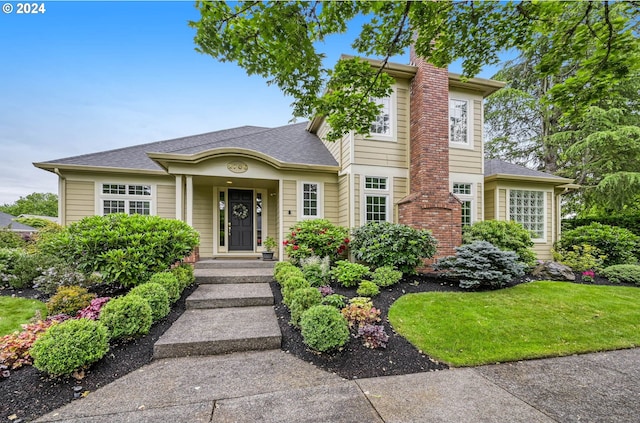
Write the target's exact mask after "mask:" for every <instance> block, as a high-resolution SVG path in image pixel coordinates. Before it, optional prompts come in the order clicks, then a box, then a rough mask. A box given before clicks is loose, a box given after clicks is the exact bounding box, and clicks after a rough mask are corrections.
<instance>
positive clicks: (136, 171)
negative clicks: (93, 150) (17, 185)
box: [33, 162, 167, 176]
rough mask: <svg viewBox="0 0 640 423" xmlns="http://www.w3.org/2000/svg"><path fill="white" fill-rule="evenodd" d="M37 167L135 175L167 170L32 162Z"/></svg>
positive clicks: (49, 169)
mask: <svg viewBox="0 0 640 423" xmlns="http://www.w3.org/2000/svg"><path fill="white" fill-rule="evenodd" d="M33 165H34V166H35V167H37V168H38V169H42V170H46V171H49V172H52V173H56V170H58V171H63V170H66V171H80V172H105V173H134V174H137V175H154V176H166V175H167V172H165V171H164V170H151V169H134V168H125V167H110V166H87V165H71V164H66V163H50V162H40V163H33Z"/></svg>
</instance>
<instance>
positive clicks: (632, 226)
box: [562, 213, 640, 236]
mask: <svg viewBox="0 0 640 423" xmlns="http://www.w3.org/2000/svg"><path fill="white" fill-rule="evenodd" d="M593 222H598V223H601V224H603V225H610V226H618V227H620V228H624V229H628V230H630V231H631V232H633V233H634V234H635V235H638V236H640V214H637V213H636V214H623V215H606V216H595V217H584V218H577V219H564V220H562V232H563V233H564V232H565V231H569V230H571V229H575V228H579V227H580V226H588V225H590V224H591V223H593Z"/></svg>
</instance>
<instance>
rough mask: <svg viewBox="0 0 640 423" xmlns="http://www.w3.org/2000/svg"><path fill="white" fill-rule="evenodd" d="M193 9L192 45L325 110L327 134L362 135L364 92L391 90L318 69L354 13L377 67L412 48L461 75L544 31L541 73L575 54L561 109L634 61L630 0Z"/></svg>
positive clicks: (299, 113)
mask: <svg viewBox="0 0 640 423" xmlns="http://www.w3.org/2000/svg"><path fill="white" fill-rule="evenodd" d="M196 7H197V8H198V9H199V11H200V14H201V19H200V21H198V22H191V25H192V26H193V27H194V28H196V29H197V34H196V37H195V42H196V44H197V45H198V50H199V51H201V52H203V53H206V54H209V55H211V56H213V57H214V58H217V59H218V60H221V61H232V62H236V63H237V64H238V65H239V66H240V67H242V68H244V69H245V70H246V71H247V73H249V74H250V75H253V74H256V75H261V76H262V77H264V78H266V79H267V80H268V83H269V84H276V85H277V86H278V87H279V88H280V89H281V90H282V91H283V92H284V93H285V94H287V95H290V96H292V97H293V98H294V102H293V114H294V116H296V117H313V116H315V115H318V114H320V115H324V116H326V117H327V121H328V123H329V124H330V125H331V131H330V132H329V134H328V135H327V137H328V138H329V139H337V138H339V137H340V136H342V135H343V134H345V133H347V132H349V131H351V130H353V131H355V132H356V133H361V134H366V133H368V132H369V128H370V124H371V123H372V122H373V121H374V119H375V117H376V116H377V114H378V111H379V108H378V106H376V104H375V103H374V102H373V101H372V98H375V97H382V96H384V95H387V94H388V93H389V90H390V85H391V78H388V77H386V74H385V73H384V72H381V69H375V68H373V67H372V66H371V65H370V64H369V63H368V62H366V61H363V60H359V59H357V58H354V59H347V60H341V61H340V62H339V63H338V64H337V65H336V66H335V67H334V68H333V69H328V68H324V67H323V64H322V59H323V57H324V55H323V54H322V52H321V51H319V50H318V49H319V48H320V47H321V45H322V42H323V41H324V40H325V39H326V38H327V37H328V36H330V35H332V34H340V33H343V32H345V31H346V28H347V25H348V24H349V23H350V22H352V21H353V19H354V18H356V17H358V18H360V19H364V21H365V23H364V24H363V26H362V31H361V32H360V35H359V36H358V37H357V38H356V40H354V42H353V44H352V46H353V47H354V48H355V50H356V51H357V52H358V53H359V54H362V55H365V56H371V57H379V58H382V63H383V67H384V65H385V64H386V63H387V61H388V60H389V58H390V57H393V56H395V55H398V54H402V53H404V52H405V51H406V49H407V48H409V46H411V45H413V47H414V48H415V51H416V54H417V55H418V56H421V57H424V58H425V59H426V60H428V61H430V62H431V63H433V64H434V65H436V66H440V67H444V66H447V65H448V64H449V63H451V62H452V61H454V60H456V59H458V58H461V59H463V62H462V66H463V70H464V75H465V76H473V75H475V74H476V73H477V72H478V71H479V70H480V68H481V67H482V65H484V64H495V63H497V62H498V61H499V59H498V53H499V52H501V51H502V50H504V49H510V48H525V47H527V46H529V45H530V44H531V43H532V42H533V41H534V39H535V37H536V36H538V35H540V34H542V35H545V36H547V37H548V38H549V39H550V40H551V44H550V49H549V51H547V52H545V54H544V55H543V56H542V57H541V59H540V69H541V71H542V72H543V73H545V74H548V75H551V74H554V73H556V72H558V71H559V70H560V69H561V68H563V67H564V64H565V62H567V61H568V60H570V59H572V58H579V61H578V62H577V63H578V64H579V67H578V68H577V69H575V70H574V72H573V73H572V76H571V77H570V78H569V79H567V80H566V81H565V85H564V87H563V88H558V89H555V91H554V92H553V96H554V97H555V98H556V99H558V100H562V101H563V105H564V106H574V107H575V105H576V101H577V104H578V105H579V107H578V108H583V107H588V106H589V105H591V102H590V100H591V98H593V97H594V96H597V94H599V93H602V92H604V91H606V90H607V86H608V83H610V82H612V81H615V79H616V78H619V77H623V76H625V75H628V74H629V73H631V72H633V70H634V69H633V68H634V66H636V67H637V64H635V65H634V64H633V63H629V61H628V60H625V59H626V58H627V55H626V54H625V53H629V52H633V49H634V48H635V45H634V44H633V43H631V42H630V41H632V40H633V39H634V37H633V29H634V28H633V24H635V23H636V22H638V14H639V12H638V10H639V8H638V3H637V2H626V3H624V2H617V3H612V4H609V2H607V1H603V2H597V3H596V2H575V3H570V2H518V3H514V2H475V1H462V2H453V1H438V2H434V1H414V2H400V1H396V2H382V1H371V2H369V1H366V2H365V1H355V0H352V1H341V2H321V1H283V2H268V1H265V2H263V1H241V2H237V3H234V5H233V6H232V5H229V4H227V3H225V2H197V3H196ZM580 87H581V88H582V89H583V91H584V92H578V91H579V90H577V88H580ZM323 93H326V94H325V95H321V94H323ZM572 100H573V103H572Z"/></svg>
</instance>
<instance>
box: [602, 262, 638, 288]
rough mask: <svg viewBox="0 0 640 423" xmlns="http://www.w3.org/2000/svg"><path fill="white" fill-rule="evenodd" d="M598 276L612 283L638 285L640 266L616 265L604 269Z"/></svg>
mask: <svg viewBox="0 0 640 423" xmlns="http://www.w3.org/2000/svg"><path fill="white" fill-rule="evenodd" d="M600 274H601V275H602V276H604V277H605V278H607V279H609V280H610V281H611V282H614V283H634V284H636V285H640V266H638V265H636V264H616V265H613V266H609V267H607V268H605V269H604V270H603V271H602V272H601V273H600Z"/></svg>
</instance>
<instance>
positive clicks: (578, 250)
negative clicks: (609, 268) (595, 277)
mask: <svg viewBox="0 0 640 423" xmlns="http://www.w3.org/2000/svg"><path fill="white" fill-rule="evenodd" d="M552 253H553V259H554V260H555V261H558V262H560V263H562V264H564V265H566V266H569V267H570V268H571V269H573V270H574V271H576V272H584V271H585V270H599V269H602V263H603V262H604V260H605V259H606V258H607V256H605V255H604V254H602V251H600V250H599V249H597V248H596V247H594V246H592V245H589V244H582V245H573V246H571V251H562V252H560V251H555V250H552Z"/></svg>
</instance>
